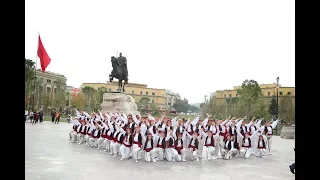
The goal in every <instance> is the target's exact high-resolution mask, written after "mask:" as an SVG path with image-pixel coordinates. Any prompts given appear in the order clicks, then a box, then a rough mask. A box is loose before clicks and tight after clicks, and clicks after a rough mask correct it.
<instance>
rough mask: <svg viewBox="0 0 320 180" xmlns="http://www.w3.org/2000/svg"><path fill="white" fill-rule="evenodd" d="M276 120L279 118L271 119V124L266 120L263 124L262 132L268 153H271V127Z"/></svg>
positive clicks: (275, 123)
mask: <svg viewBox="0 0 320 180" xmlns="http://www.w3.org/2000/svg"><path fill="white" fill-rule="evenodd" d="M278 121H279V119H277V120H275V121H273V122H272V124H271V123H270V122H266V125H265V126H264V131H263V134H265V136H266V137H267V147H268V151H269V155H272V153H271V143H272V134H273V132H272V129H274V128H276V126H277V124H278Z"/></svg>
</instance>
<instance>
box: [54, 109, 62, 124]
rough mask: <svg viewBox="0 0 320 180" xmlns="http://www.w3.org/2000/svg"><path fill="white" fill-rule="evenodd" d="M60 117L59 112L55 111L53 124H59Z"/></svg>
mask: <svg viewBox="0 0 320 180" xmlns="http://www.w3.org/2000/svg"><path fill="white" fill-rule="evenodd" d="M60 117H61V113H60V112H59V111H58V112H57V113H56V121H55V122H54V123H55V124H59V120H60Z"/></svg>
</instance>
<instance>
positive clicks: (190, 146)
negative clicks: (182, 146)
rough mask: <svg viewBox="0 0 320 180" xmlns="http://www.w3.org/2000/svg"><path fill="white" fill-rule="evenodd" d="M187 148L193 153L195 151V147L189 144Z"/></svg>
mask: <svg viewBox="0 0 320 180" xmlns="http://www.w3.org/2000/svg"><path fill="white" fill-rule="evenodd" d="M188 148H192V150H193V151H195V150H196V146H192V145H191V144H189V146H188Z"/></svg>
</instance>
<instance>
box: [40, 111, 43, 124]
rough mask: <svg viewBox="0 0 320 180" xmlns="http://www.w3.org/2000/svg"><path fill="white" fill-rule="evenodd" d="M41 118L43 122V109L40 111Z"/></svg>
mask: <svg viewBox="0 0 320 180" xmlns="http://www.w3.org/2000/svg"><path fill="white" fill-rule="evenodd" d="M39 120H40V122H43V110H42V109H41V110H40V111H39Z"/></svg>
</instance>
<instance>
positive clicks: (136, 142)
mask: <svg viewBox="0 0 320 180" xmlns="http://www.w3.org/2000/svg"><path fill="white" fill-rule="evenodd" d="M133 144H137V145H138V146H139V147H141V144H140V142H138V141H133Z"/></svg>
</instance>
